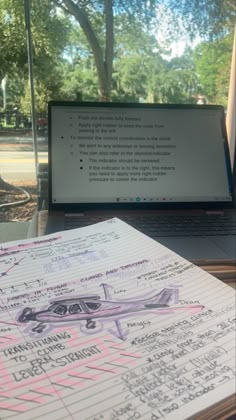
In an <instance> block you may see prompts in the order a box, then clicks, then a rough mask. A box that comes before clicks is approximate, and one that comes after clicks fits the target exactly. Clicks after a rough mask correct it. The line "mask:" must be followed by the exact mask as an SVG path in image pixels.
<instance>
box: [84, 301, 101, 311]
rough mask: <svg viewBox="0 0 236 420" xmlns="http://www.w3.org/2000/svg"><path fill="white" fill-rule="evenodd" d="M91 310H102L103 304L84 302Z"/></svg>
mask: <svg viewBox="0 0 236 420" xmlns="http://www.w3.org/2000/svg"><path fill="white" fill-rule="evenodd" d="M84 303H85V304H86V305H87V307H88V308H89V309H92V311H96V309H98V308H100V306H101V303H97V302H84Z"/></svg>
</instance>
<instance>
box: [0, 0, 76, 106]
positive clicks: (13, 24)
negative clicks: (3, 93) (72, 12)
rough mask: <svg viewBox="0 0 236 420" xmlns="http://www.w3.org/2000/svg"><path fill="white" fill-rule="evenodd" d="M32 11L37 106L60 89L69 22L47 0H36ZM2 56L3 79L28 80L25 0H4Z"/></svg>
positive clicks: (0, 30) (0, 38)
mask: <svg viewBox="0 0 236 420" xmlns="http://www.w3.org/2000/svg"><path fill="white" fill-rule="evenodd" d="M31 12H32V13H31V27H32V39H33V56H34V69H35V73H34V75H35V79H36V80H37V82H36V91H38V95H36V100H37V101H36V105H38V106H39V108H40V102H41V103H42V102H43V97H44V96H45V93H46V92H48V93H52V92H53V91H54V92H56V91H58V83H57V82H56V81H57V80H58V77H57V76H58V72H57V67H58V65H59V57H60V55H61V53H62V51H63V50H64V47H65V45H66V41H67V29H68V25H69V21H68V19H66V20H65V17H64V16H62V14H59V13H58V10H57V8H56V7H55V5H54V4H53V3H52V2H50V1H47V0H40V2H39V1H38V0H32V1H31ZM0 57H1V61H0V79H3V77H4V76H5V75H6V74H7V75H8V77H9V83H10V80H11V78H12V79H13V78H14V79H18V80H22V79H24V80H27V78H28V65H27V64H28V58H27V45H26V31H25V18H24V0H1V2H0ZM37 85H38V86H37ZM40 95H41V96H40ZM29 109H30V108H29ZM29 109H28V110H29ZM44 109H45V105H44Z"/></svg>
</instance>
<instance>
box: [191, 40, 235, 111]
mask: <svg viewBox="0 0 236 420" xmlns="http://www.w3.org/2000/svg"><path fill="white" fill-rule="evenodd" d="M232 45H233V32H232V33H231V34H229V35H227V36H225V37H224V38H222V39H220V40H215V41H212V42H202V43H201V44H199V45H198V46H197V47H196V48H195V51H194V61H195V65H196V70H197V73H198V77H199V81H200V83H201V86H202V93H203V94H204V95H205V96H206V99H207V101H208V102H211V103H219V104H222V105H224V106H226V105H227V101H228V89H229V77H230V66H231V57H232Z"/></svg>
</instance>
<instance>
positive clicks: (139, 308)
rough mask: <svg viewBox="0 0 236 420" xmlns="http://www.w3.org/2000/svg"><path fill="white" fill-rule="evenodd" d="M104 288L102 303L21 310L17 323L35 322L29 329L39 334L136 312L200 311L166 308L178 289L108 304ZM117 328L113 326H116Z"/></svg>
mask: <svg viewBox="0 0 236 420" xmlns="http://www.w3.org/2000/svg"><path fill="white" fill-rule="evenodd" d="M103 286H104V293H105V300H103V299H101V298H100V296H97V295H94V296H93V295H90V296H78V297H71V298H63V299H59V300H55V301H52V302H51V304H50V305H49V306H48V308H46V309H43V308H42V309H41V310H39V311H34V310H33V309H32V308H25V309H23V311H22V312H21V313H20V315H19V316H18V318H17V320H18V322H20V323H27V322H30V321H34V322H37V325H36V326H35V327H33V328H32V331H33V332H37V333H42V332H43V331H44V330H45V328H46V326H47V325H48V324H49V325H57V324H58V323H64V324H65V323H68V322H73V323H74V322H77V323H78V322H79V323H80V322H83V321H85V323H86V324H85V328H86V329H87V330H90V329H94V328H96V321H97V320H113V321H115V322H116V320H119V319H121V318H124V317H130V316H134V315H135V314H137V313H140V312H145V311H149V312H153V311H155V313H157V314H165V313H166V314H170V313H174V312H176V311H180V310H182V311H183V310H187V311H191V312H192V311H197V312H198V311H200V310H202V309H203V306H202V305H187V306H170V303H171V302H172V301H174V303H178V302H177V301H178V298H177V296H178V289H175V288H164V289H162V290H161V291H160V292H158V293H157V294H155V295H154V296H152V297H149V298H145V299H136V300H135V299H134V300H128V299H127V300H111V298H110V295H109V293H108V289H107V287H106V286H108V285H103ZM116 325H117V324H116Z"/></svg>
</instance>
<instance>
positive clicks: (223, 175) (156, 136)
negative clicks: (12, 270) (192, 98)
mask: <svg viewBox="0 0 236 420" xmlns="http://www.w3.org/2000/svg"><path fill="white" fill-rule="evenodd" d="M49 163H50V200H51V202H52V203H54V204H69V203H75V204H76V203H95V204H96V203H97V204H98V203H130V204H132V203H204V202H211V203H216V202H225V203H227V202H231V201H232V185H231V178H230V162H229V155H228V145H227V139H226V131H225V123H224V111H223V108H222V107H220V106H202V105H200V106H191V105H189V106H187V105H183V106H173V105H172V106H171V105H169V106H168V105H149V104H114V103H112V104H102V103H89V102H87V103H86V102H85V103H72V102H70V103H68V102H67V103H65V102H50V103H49Z"/></svg>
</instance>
